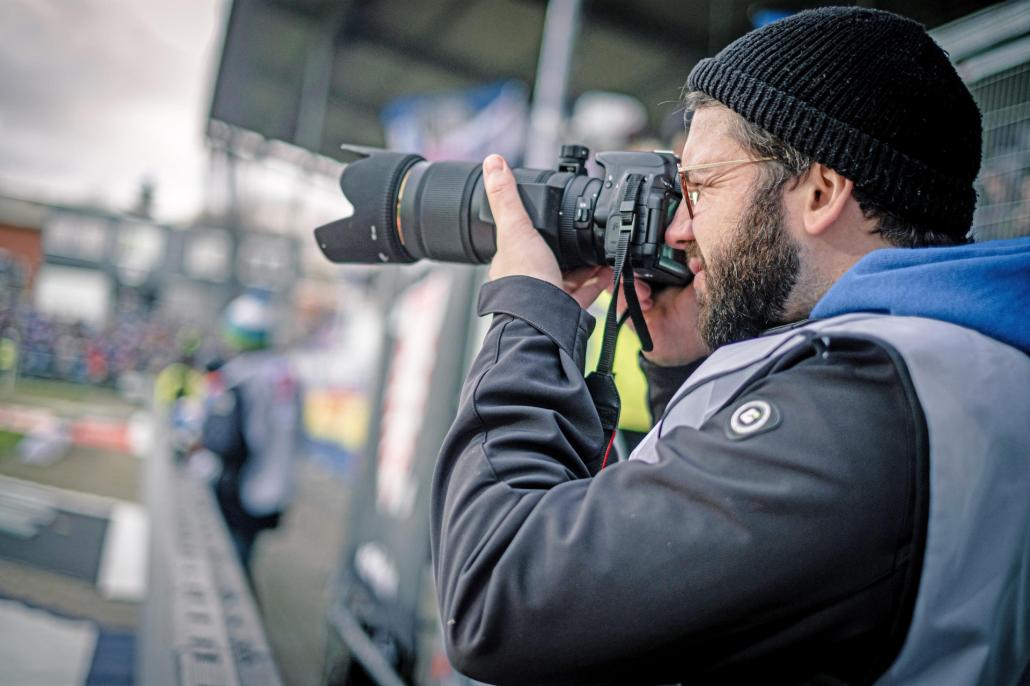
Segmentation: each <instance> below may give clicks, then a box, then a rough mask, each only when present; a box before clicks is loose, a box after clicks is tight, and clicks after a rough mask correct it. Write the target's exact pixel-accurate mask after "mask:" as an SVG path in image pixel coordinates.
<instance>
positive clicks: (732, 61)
mask: <svg viewBox="0 0 1030 686" xmlns="http://www.w3.org/2000/svg"><path fill="white" fill-rule="evenodd" d="M687 89H688V90H692V91H693V90H697V91H702V92H704V93H707V94H708V95H710V96H711V97H713V98H715V99H716V100H718V101H719V102H721V103H723V104H724V105H726V106H727V107H729V108H730V109H731V110H733V111H734V112H736V113H737V114H739V115H741V116H742V117H744V118H745V119H747V120H748V121H750V122H751V123H753V124H757V125H758V126H761V127H762V128H763V129H765V130H766V131H768V132H770V133H772V134H773V135H775V136H777V137H779V138H780V139H781V140H783V141H784V142H785V143H788V144H789V145H791V146H793V147H795V148H797V149H798V150H800V151H801V152H803V153H805V154H806V155H809V156H811V157H813V158H814V159H816V160H817V161H819V162H822V163H823V164H825V165H827V166H828V167H830V168H831V169H834V170H836V171H837V172H838V173H840V174H841V175H843V176H845V177H846V178H848V179H851V180H852V181H853V182H854V183H855V187H856V188H858V189H859V190H861V191H864V192H865V193H866V194H868V195H869V196H871V197H872V198H873V199H874V200H876V201H877V202H878V203H879V204H880V205H881V206H883V207H885V208H887V209H888V210H890V211H891V212H892V213H894V214H896V215H897V216H899V217H901V218H903V219H907V220H909V221H913V222H917V223H919V224H922V225H925V226H928V227H930V228H934V229H936V230H938V231H941V232H943V233H947V234H948V235H950V236H953V237H955V238H962V237H964V236H965V235H966V233H967V232H968V230H969V227H970V224H971V222H972V218H973V209H974V207H975V206H976V192H975V191H974V190H973V180H974V179H975V178H976V175H977V172H978V171H979V170H980V136H981V131H980V111H979V110H978V109H977V107H976V104H975V103H974V102H973V98H972V96H971V95H970V93H969V91H968V90H967V89H966V87H965V85H964V84H963V83H962V80H961V79H960V78H959V76H958V74H957V73H956V72H955V68H954V67H953V66H952V65H951V62H950V61H949V60H948V56H947V54H946V53H945V52H944V50H942V49H941V48H940V47H939V46H938V45H937V44H936V43H934V41H933V39H931V38H930V36H929V35H927V33H926V31H925V30H924V29H923V27H922V26H921V25H919V24H918V23H916V22H914V21H912V20H910V19H905V18H904V17H900V16H898V15H896V14H892V13H890V12H883V11H880V10H871V9H864V8H858V7H826V8H822V9H816V10H809V11H805V12H800V13H798V14H795V15H793V16H791V17H787V18H786V19H782V20H780V21H777V22H775V23H772V24H769V25H767V26H764V27H762V28H760V29H757V30H755V31H752V32H750V33H748V34H746V35H744V36H742V37H741V38H739V39H737V40H736V41H734V42H733V43H731V44H730V45H728V46H727V47H726V48H725V49H723V50H722V51H721V52H720V53H719V54H718V55H716V56H715V57H712V58H708V59H704V60H701V61H700V62H699V63H698V64H697V66H696V67H694V69H693V70H692V71H691V72H690V76H689V77H688V78H687Z"/></svg>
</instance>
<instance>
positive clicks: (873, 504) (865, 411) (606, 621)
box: [431, 277, 915, 684]
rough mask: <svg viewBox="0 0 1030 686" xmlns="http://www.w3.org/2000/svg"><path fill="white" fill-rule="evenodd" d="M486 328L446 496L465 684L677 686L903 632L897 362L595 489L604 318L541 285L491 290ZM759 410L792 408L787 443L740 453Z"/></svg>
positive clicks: (769, 395) (905, 504)
mask: <svg viewBox="0 0 1030 686" xmlns="http://www.w3.org/2000/svg"><path fill="white" fill-rule="evenodd" d="M480 311H481V313H484V312H492V313H494V319H493V323H492V326H491V327H490V329H489V332H488V333H487V336H486V339H485V341H484V344H483V348H482V351H481V352H480V354H479V356H478V358H477V359H476V361H475V363H474V365H473V367H472V369H471V371H470V374H469V377H468V380H467V382H466V384H465V388H464V390H463V394H462V398H461V402H460V406H459V411H458V415H457V418H456V419H455V422H454V424H453V426H452V428H451V431H450V433H449V435H448V437H447V439H446V440H445V442H444V445H443V448H442V451H441V455H440V458H439V462H438V465H437V468H436V473H435V476H434V483H433V496H432V531H431V533H432V550H433V561H434V565H435V571H436V584H437V592H438V601H439V604H440V610H441V615H442V621H443V625H444V638H445V645H446V646H447V649H448V653H449V655H450V657H451V659H452V661H453V662H454V664H455V666H456V667H457V668H458V669H459V670H460V671H462V672H464V673H466V674H468V675H470V676H472V677H474V678H476V679H480V680H483V681H488V682H490V683H497V684H505V683H613V682H630V683H669V682H671V681H679V680H681V679H684V678H687V677H688V676H692V675H694V676H696V675H699V674H700V675H705V674H709V675H710V674H712V673H715V672H717V671H718V670H719V669H720V668H723V667H725V666H726V665H730V664H734V663H735V662H742V663H754V662H755V660H758V661H760V659H761V657H762V655H763V654H765V653H766V652H772V653H776V654H783V653H784V652H785V650H786V648H787V647H789V646H790V645H791V644H792V643H796V642H799V641H803V640H804V639H805V638H806V637H811V636H821V637H825V638H827V640H832V637H833V636H836V635H838V634H839V635H842V636H843V635H864V634H867V633H870V632H871V633H873V634H875V633H876V632H877V631H882V633H888V632H887V631H886V629H884V627H883V622H884V621H887V622H888V624H889V623H890V621H892V620H893V618H894V617H895V615H896V614H897V613H898V612H899V610H898V605H899V601H898V597H899V593H900V591H899V588H901V586H902V585H903V582H904V580H905V579H908V578H909V577H908V576H906V573H907V572H908V571H909V570H910V567H911V565H910V564H909V562H910V558H911V557H912V556H911V555H910V554H907V553H910V552H911V550H910V547H911V545H912V530H913V527H914V523H913V516H912V514H911V513H912V508H913V504H912V502H913V500H912V493H913V489H914V484H913V481H912V480H913V468H912V465H913V464H914V463H915V461H914V457H913V451H914V448H913V445H914V442H913V441H912V440H906V439H910V438H911V435H912V433H914V431H915V429H914V427H913V426H912V417H913V415H912V411H911V409H910V399H909V398H908V397H907V396H906V395H905V393H904V392H903V391H901V390H898V387H896V386H893V385H891V384H889V383H885V375H889V373H890V370H889V369H888V367H890V364H889V361H888V363H887V365H886V367H884V366H883V365H879V366H877V365H874V366H873V367H871V368H870V369H871V371H870V372H869V373H868V374H866V373H865V372H861V371H859V372H856V371H855V368H854V367H853V366H849V365H847V364H841V363H835V364H831V363H830V362H831V361H830V360H828V359H827V358H824V357H820V356H814V357H812V358H811V359H809V360H805V361H798V363H797V364H795V365H794V366H793V367H792V368H790V369H787V370H783V373H779V374H774V375H771V376H770V377H769V378H767V379H765V380H763V381H762V382H760V383H757V384H754V385H753V386H752V387H751V388H749V390H748V392H747V393H746V394H745V395H744V396H742V397H741V398H739V399H737V400H736V401H735V402H734V403H733V404H731V406H727V407H726V408H724V409H722V410H720V411H719V412H718V413H717V414H715V415H714V416H713V417H712V418H711V419H710V420H709V421H708V422H706V423H705V425H703V426H702V427H701V428H700V429H696V430H695V429H690V428H687V427H682V426H681V427H676V428H672V429H671V430H669V431H668V432H667V433H666V434H665V435H663V436H662V437H661V439H660V440H658V441H657V442H656V443H655V444H654V446H655V447H654V450H655V451H656V457H657V461H656V462H655V463H653V464H648V463H645V462H643V461H630V462H623V463H617V464H614V465H612V466H610V467H609V468H607V469H605V470H604V471H602V472H600V473H599V474H597V476H594V477H591V476H590V474H591V469H590V466H591V463H592V462H594V461H596V460H597V459H598V456H599V455H600V453H601V450H602V448H603V437H602V435H601V429H600V425H599V423H598V420H597V417H596V414H595V412H594V410H593V408H592V405H591V402H590V398H589V396H588V394H587V391H586V387H585V384H584V380H583V375H582V372H581V369H582V358H583V350H584V346H585V341H586V337H587V335H588V333H589V329H590V326H591V324H592V322H591V321H590V319H589V315H586V314H585V313H584V312H583V311H582V310H581V309H580V308H579V307H578V306H577V305H576V303H575V302H574V301H573V300H572V299H571V298H569V297H568V296H567V295H565V294H564V293H562V292H561V291H560V290H558V289H556V288H554V287H553V286H550V285H548V284H545V283H543V282H540V281H536V280H533V279H529V278H526V277H511V278H509V279H502V280H499V281H497V282H492V283H489V284H487V285H486V286H484V288H483V290H482V292H481V299H480ZM863 354H865V353H863ZM754 397H761V398H763V399H765V400H767V401H768V402H770V403H772V404H773V405H775V406H776V407H777V408H778V410H779V413H780V420H779V422H778V424H777V426H776V428H775V429H773V430H770V431H765V432H761V433H759V434H756V435H754V436H751V437H748V438H747V439H746V440H734V439H732V438H730V437H729V435H728V433H727V426H728V424H729V419H730V415H731V414H732V412H733V410H734V409H735V408H736V407H738V406H739V405H740V403H743V402H747V401H748V400H749V399H752V398H754ZM832 406H837V407H841V408H842V411H840V412H831V413H826V412H825V408H826V407H832ZM845 407H846V409H847V411H843V408H845ZM870 422H875V424H870ZM870 425H874V426H879V427H880V428H879V430H878V431H877V432H869V431H868V427H869V426H870ZM891 427H894V429H892V428H891ZM906 432H908V433H907V434H906ZM872 434H875V435H872ZM845 446H848V447H849V450H843V448H844V447H845ZM856 608H858V609H857V611H856ZM844 610H847V611H846V612H845V611H844ZM885 618H886V620H885ZM787 652H789V651H787ZM859 657H860V658H861V659H863V660H866V661H867V662H868V656H865V655H860V656H859ZM798 660H801V658H800V657H798ZM724 673H725V672H724Z"/></svg>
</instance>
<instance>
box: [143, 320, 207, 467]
mask: <svg viewBox="0 0 1030 686" xmlns="http://www.w3.org/2000/svg"><path fill="white" fill-rule="evenodd" d="M175 341H176V347H177V348H178V349H179V358H178V359H177V360H176V361H175V362H172V363H171V364H169V365H167V366H166V367H165V368H164V369H162V370H161V371H160V372H159V373H158V375H157V377H156V378H155V379H154V403H155V405H156V406H157V408H158V409H159V410H163V411H167V413H168V423H169V429H170V431H169V432H170V436H171V444H172V449H173V450H174V451H175V454H176V456H177V457H180V458H182V457H185V456H187V455H189V453H190V452H191V451H192V450H193V449H194V448H195V447H196V445H197V442H198V441H199V439H200V429H201V426H200V424H201V422H202V421H203V416H204V415H203V402H204V373H203V372H202V371H201V370H200V368H199V367H198V366H197V359H196V356H197V352H198V350H199V349H200V346H201V344H202V343H203V337H202V336H201V335H200V332H198V331H197V330H195V329H193V328H191V327H186V328H183V329H181V330H180V331H179V333H178V334H176V336H175Z"/></svg>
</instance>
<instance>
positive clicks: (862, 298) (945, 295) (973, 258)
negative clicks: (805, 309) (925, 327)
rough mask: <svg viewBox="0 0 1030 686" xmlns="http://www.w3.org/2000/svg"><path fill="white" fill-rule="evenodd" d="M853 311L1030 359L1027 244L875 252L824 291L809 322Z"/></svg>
mask: <svg viewBox="0 0 1030 686" xmlns="http://www.w3.org/2000/svg"><path fill="white" fill-rule="evenodd" d="M849 312H883V313H886V314H893V315H900V316H913V317H927V318H930V319H940V320H942V321H946V322H951V323H953V324H958V325H959V326H964V327H966V328H969V329H974V330H976V331H979V332H980V333H982V334H985V335H987V336H990V337H991V338H994V339H997V340H999V341H1002V342H1004V343H1008V344H1009V345H1012V346H1015V347H1016V348H1019V349H1020V350H1022V351H1023V352H1025V353H1030V238H1016V239H1013V240H1007V241H988V242H986V243H974V244H972V245H965V246H960V247H951V248H919V249H911V248H897V249H890V250H876V251H873V252H871V253H869V254H868V255H866V256H865V257H863V258H862V259H861V260H859V261H858V262H857V263H856V264H855V266H854V267H852V268H851V269H849V270H848V271H847V273H845V274H844V276H842V277H841V278H840V280H839V281H837V283H836V284H834V286H833V287H832V288H831V289H830V290H829V291H827V293H826V295H825V296H823V298H822V300H820V301H819V302H818V303H817V304H816V306H815V309H813V310H812V318H813V319H823V318H825V317H834V316H836V315H839V314H847V313H849Z"/></svg>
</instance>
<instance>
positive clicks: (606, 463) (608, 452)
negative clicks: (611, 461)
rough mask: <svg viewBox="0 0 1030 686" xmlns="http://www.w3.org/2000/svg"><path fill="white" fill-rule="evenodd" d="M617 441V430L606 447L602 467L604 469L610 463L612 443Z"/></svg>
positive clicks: (613, 432)
mask: <svg viewBox="0 0 1030 686" xmlns="http://www.w3.org/2000/svg"><path fill="white" fill-rule="evenodd" d="M614 442H615V431H612V435H611V437H610V438H609V439H608V447H607V448H605V449H604V459H603V460H601V469H604V468H605V467H606V466H607V465H608V455H609V454H611V452H612V443H614Z"/></svg>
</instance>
